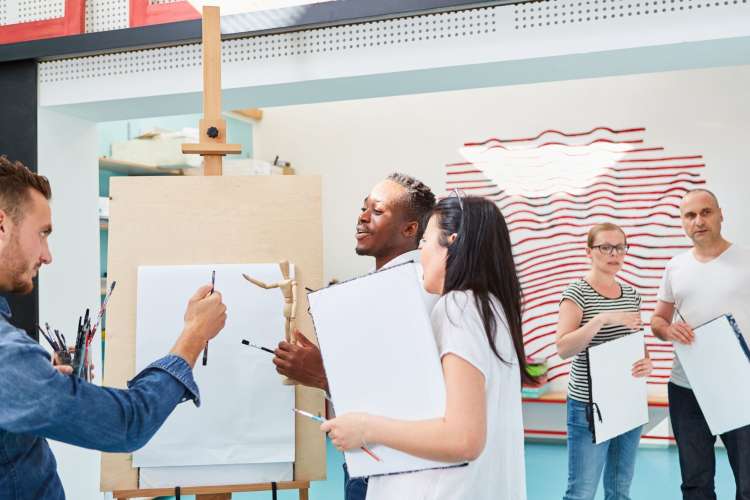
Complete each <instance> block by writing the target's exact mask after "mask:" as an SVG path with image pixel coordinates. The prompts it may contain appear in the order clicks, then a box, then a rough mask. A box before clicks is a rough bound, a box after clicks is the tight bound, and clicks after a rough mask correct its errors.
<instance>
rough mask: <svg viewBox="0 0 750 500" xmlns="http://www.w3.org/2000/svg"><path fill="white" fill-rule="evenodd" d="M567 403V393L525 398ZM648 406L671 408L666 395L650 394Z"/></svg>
mask: <svg viewBox="0 0 750 500" xmlns="http://www.w3.org/2000/svg"><path fill="white" fill-rule="evenodd" d="M567 401H568V394H567V393H566V392H565V391H560V392H548V393H547V394H544V395H542V396H539V397H538V398H523V402H524V403H546V404H565V403H567ZM648 405H649V406H652V407H667V406H669V401H668V400H667V396H666V395H664V396H662V395H653V394H649V396H648Z"/></svg>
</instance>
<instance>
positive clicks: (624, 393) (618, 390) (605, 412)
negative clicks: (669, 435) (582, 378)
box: [589, 332, 648, 444]
mask: <svg viewBox="0 0 750 500" xmlns="http://www.w3.org/2000/svg"><path fill="white" fill-rule="evenodd" d="M644 342H645V341H644V336H643V332H636V333H631V334H629V335H625V336H624V337H620V338H619V339H616V340H611V341H609V342H605V343H603V344H599V345H597V346H594V347H590V348H589V370H590V380H589V390H590V391H591V406H592V408H591V409H590V411H591V412H592V415H591V416H592V417H593V422H594V425H593V433H594V442H595V443H596V444H599V443H603V442H604V441H607V440H609V439H612V438H614V437H617V436H619V435H621V434H624V433H626V432H628V431H630V430H633V429H635V428H636V427H639V426H641V425H644V424H645V423H647V422H648V392H647V389H646V378H645V377H639V378H636V377H633V375H632V369H633V363H635V362H636V361H638V360H641V359H643V357H644V355H645V354H644V353H645V350H644Z"/></svg>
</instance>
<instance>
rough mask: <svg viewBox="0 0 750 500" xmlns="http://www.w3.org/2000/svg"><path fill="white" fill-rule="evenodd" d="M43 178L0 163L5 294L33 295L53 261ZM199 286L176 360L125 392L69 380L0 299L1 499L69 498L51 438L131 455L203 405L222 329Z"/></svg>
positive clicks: (161, 363)
mask: <svg viewBox="0 0 750 500" xmlns="http://www.w3.org/2000/svg"><path fill="white" fill-rule="evenodd" d="M50 197H51V190H50V186H49V182H48V181H47V179H46V178H44V177H42V176H39V175H37V174H34V173H32V172H30V171H29V170H28V169H27V168H26V167H24V166H23V165H21V164H20V163H11V162H10V161H8V160H7V159H6V158H5V157H4V156H0V292H9V293H29V292H30V291H31V290H32V289H33V281H32V280H33V278H34V276H36V274H37V272H38V270H39V268H40V267H41V266H42V265H45V264H49V263H51V262H52V255H51V254H50V251H49V247H48V245H47V238H48V236H49V235H50V233H51V232H52V224H51V213H50V206H49V201H48V200H49V199H50ZM210 292H211V286H210V285H206V286H203V287H201V288H200V289H199V290H198V291H197V292H196V293H195V295H194V296H193V297H192V298H191V299H190V301H189V302H188V305H187V311H186V313H185V327H184V329H183V331H182V334H181V335H180V336H179V338H178V339H177V342H176V343H175V345H174V347H173V348H172V351H171V352H170V353H169V354H168V355H167V356H165V357H163V358H161V359H159V360H157V361H155V362H154V363H152V364H151V365H150V366H149V367H147V368H146V369H145V370H143V371H142V372H141V373H139V374H138V375H137V376H136V377H135V378H134V379H133V380H131V381H130V382H129V383H128V387H129V389H128V390H121V389H109V388H105V387H98V386H96V385H92V384H89V383H87V382H84V381H82V380H80V379H78V378H76V377H73V376H70V375H68V374H67V373H69V371H68V370H66V369H64V368H62V367H60V368H59V369H58V368H56V367H54V366H53V365H52V363H51V360H50V356H49V354H48V353H47V351H45V350H44V349H43V348H42V347H41V346H39V345H38V344H37V343H35V342H34V341H33V340H32V339H31V338H29V337H28V335H27V334H26V332H24V331H23V330H20V329H18V328H16V327H14V326H12V325H11V324H10V323H9V321H8V320H9V318H10V317H11V311H10V308H9V307H8V303H7V302H6V301H5V299H3V298H0V499H3V500H26V499H28V500H36V499H45V500H61V499H64V498H65V493H64V492H63V489H62V484H61V483H60V479H59V477H58V475H57V464H56V462H55V457H54V456H53V455H52V452H51V451H50V448H49V446H48V444H47V441H46V439H45V438H50V439H55V440H57V441H62V442H65V443H69V444H73V445H76V446H81V447H84V448H91V449H96V450H101V451H107V452H131V451H133V450H136V449H138V448H140V447H142V446H143V445H144V444H146V443H147V442H148V440H149V439H150V438H151V437H152V436H153V435H154V433H156V431H157V430H158V429H159V427H160V426H161V425H162V424H163V423H164V421H165V420H166V418H167V417H168V416H169V414H170V413H171V412H172V410H174V408H175V406H176V405H177V404H179V403H181V402H183V401H187V400H188V399H192V400H193V402H194V403H195V404H196V406H197V405H199V404H200V397H199V392H198V387H197V386H196V384H195V381H194V380H193V375H192V367H193V365H194V364H195V360H196V359H197V357H198V354H199V353H200V352H201V350H202V349H203V347H204V346H205V344H206V342H207V341H208V340H209V339H211V338H213V337H215V336H216V335H217V334H218V333H219V331H221V329H222V328H223V327H224V322H225V321H226V307H225V306H224V304H223V303H222V301H221V294H220V293H218V292H214V293H213V294H211V293H210Z"/></svg>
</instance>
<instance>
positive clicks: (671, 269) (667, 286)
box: [657, 245, 750, 389]
mask: <svg viewBox="0 0 750 500" xmlns="http://www.w3.org/2000/svg"><path fill="white" fill-rule="evenodd" d="M657 298H658V299H659V300H661V301H663V302H669V303H671V304H675V305H676V306H677V309H679V310H680V313H681V314H682V316H683V318H684V319H685V321H686V322H687V324H689V325H691V326H697V325H701V324H703V323H705V322H707V321H710V320H712V319H714V318H716V317H717V316H720V315H722V314H732V315H734V318H735V319H736V320H737V324H738V326H739V327H740V330H742V333H743V334H744V336H745V338H746V339H747V340H748V341H750V310H749V309H750V249H747V248H742V247H739V246H737V245H731V246H730V247H729V248H728V249H726V250H725V251H724V253H722V254H721V255H719V256H718V257H716V258H715V259H713V260H711V261H709V262H699V261H698V260H697V259H696V258H695V256H694V255H693V251H692V250H690V251H688V252H685V253H683V254H680V255H677V256H675V257H673V258H672V259H671V260H670V261H669V263H668V264H667V267H666V270H665V272H664V278H663V279H662V283H661V286H660V287H659V293H658V294H657ZM678 320H680V316H679V315H678V314H677V312H676V311H675V314H674V318H673V321H678ZM718 361H719V360H717V362H718ZM671 381H672V383H673V384H676V385H679V386H680V387H684V388H686V389H690V382H689V381H688V378H687V375H686V374H685V370H684V369H683V368H682V364H681V363H680V360H679V358H678V357H676V358H675V361H674V365H673V366H672V379H671Z"/></svg>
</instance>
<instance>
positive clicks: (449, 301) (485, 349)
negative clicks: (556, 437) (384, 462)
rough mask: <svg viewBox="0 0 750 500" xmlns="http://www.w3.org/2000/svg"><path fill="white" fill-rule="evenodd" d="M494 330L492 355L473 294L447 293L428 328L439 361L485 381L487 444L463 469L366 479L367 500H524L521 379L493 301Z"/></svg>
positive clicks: (502, 319) (499, 310)
mask: <svg viewBox="0 0 750 500" xmlns="http://www.w3.org/2000/svg"><path fill="white" fill-rule="evenodd" d="M493 306H494V308H495V310H496V318H497V327H496V332H495V345H496V347H497V351H498V353H499V354H500V356H502V358H503V360H505V361H506V362H507V363H505V362H503V361H501V360H499V359H498V358H497V356H495V354H494V353H493V352H492V350H491V349H490V346H489V342H488V340H487V336H486V334H485V331H484V325H483V323H482V317H481V315H480V313H479V311H478V309H477V307H476V304H475V302H474V297H473V294H472V292H450V293H448V294H446V295H444V296H443V297H441V298H440V300H439V301H438V302H437V304H436V305H435V308H434V310H433V312H432V318H431V319H432V328H433V331H434V334H435V340H436V341H437V346H438V351H439V352H440V357H441V358H442V357H443V356H445V355H446V354H449V353H450V354H455V355H456V356H459V357H461V358H463V359H465V360H466V361H468V362H469V363H471V364H472V365H473V366H475V367H476V368H477V369H478V370H479V371H480V372H482V374H483V375H484V379H485V394H486V397H487V441H486V444H485V447H484V450H483V451H482V454H481V455H480V456H479V458H477V459H476V460H475V461H473V462H471V463H469V465H467V466H464V467H454V468H447V469H434V470H425V471H419V472H412V473H407V474H396V475H390V476H376V477H371V478H370V480H369V485H368V489H367V500H402V499H403V500H447V499H451V500H525V499H526V475H525V473H526V470H525V466H524V448H523V420H522V416H521V376H520V373H519V367H518V357H517V356H516V352H515V349H514V348H513V342H512V341H511V338H510V333H509V332H508V328H507V324H506V321H505V314H504V313H503V308H502V306H501V304H500V302H498V301H497V300H496V299H493Z"/></svg>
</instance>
